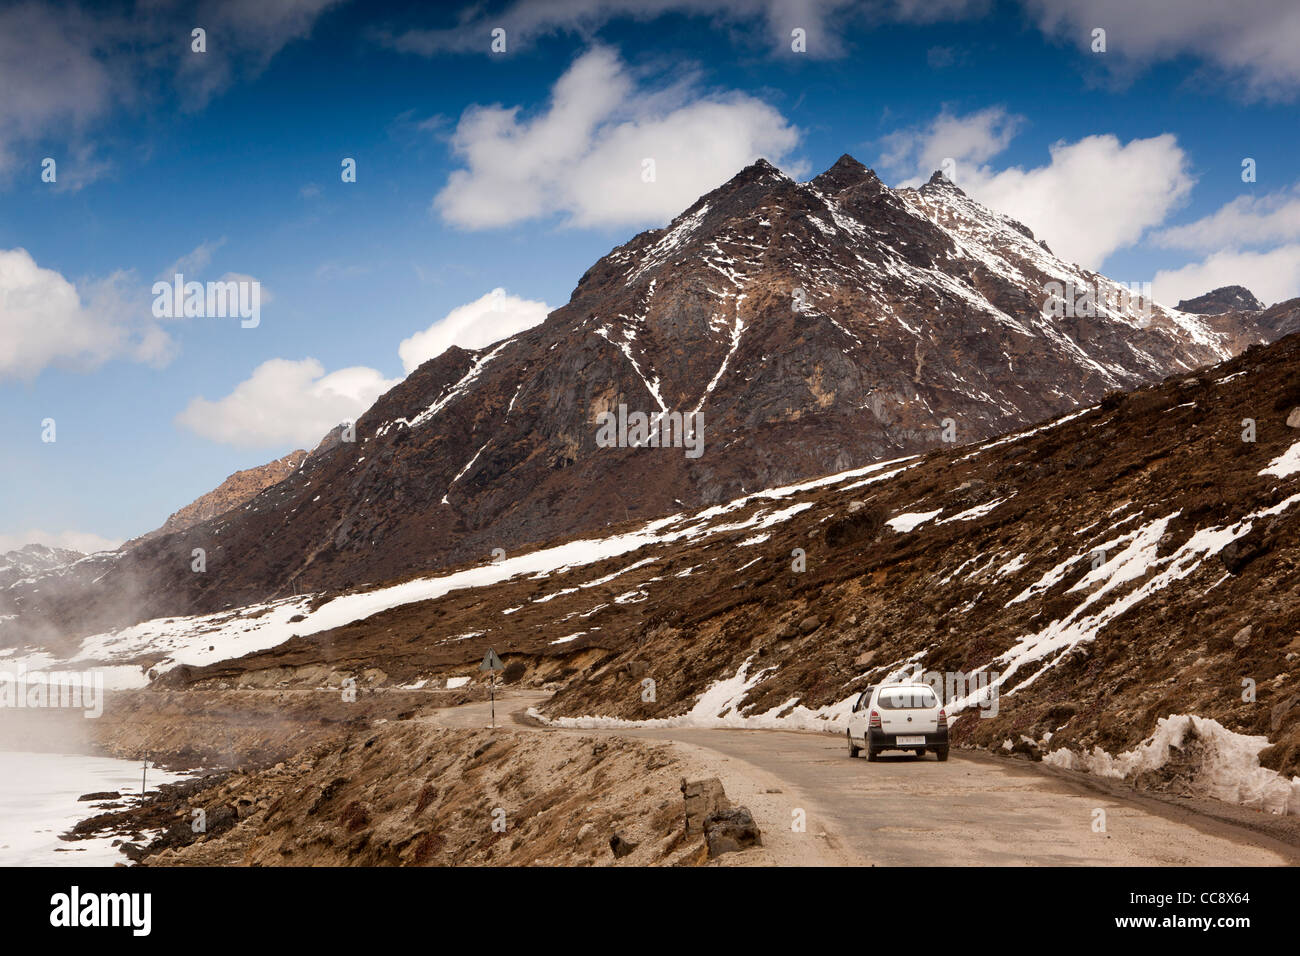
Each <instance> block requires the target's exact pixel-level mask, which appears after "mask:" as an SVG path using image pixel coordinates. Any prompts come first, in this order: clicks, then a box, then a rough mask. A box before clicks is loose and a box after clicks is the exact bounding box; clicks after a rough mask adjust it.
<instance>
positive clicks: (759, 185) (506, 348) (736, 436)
mask: <svg viewBox="0 0 1300 956" xmlns="http://www.w3.org/2000/svg"><path fill="white" fill-rule="evenodd" d="M1122 292H1123V290H1121V289H1120V287H1118V286H1117V285H1116V284H1115V283H1112V282H1110V280H1107V279H1106V278H1104V277H1102V276H1099V275H1097V274H1095V273H1091V272H1087V271H1085V270H1081V269H1079V268H1078V267H1076V266H1073V265H1071V264H1069V263H1065V262H1063V261H1061V260H1059V259H1058V258H1056V257H1055V256H1054V255H1053V254H1052V253H1051V252H1050V250H1048V249H1047V248H1046V246H1045V245H1044V244H1043V243H1040V242H1037V241H1035V239H1034V237H1033V235H1032V233H1031V232H1030V230H1028V229H1027V228H1026V227H1024V226H1023V225H1021V224H1019V223H1016V222H1014V221H1013V220H1010V219H1008V218H1006V217H1003V216H1000V215H997V214H996V213H993V212H991V211H989V210H987V209H984V208H983V207H981V206H979V205H978V204H976V203H974V202H973V201H972V200H970V199H969V198H968V197H966V196H965V195H963V194H962V193H961V191H960V190H959V189H957V188H956V187H955V186H953V185H952V184H951V183H949V182H947V181H946V180H944V179H943V178H942V177H939V176H936V177H935V178H934V179H932V180H931V182H929V183H928V184H926V185H925V186H923V187H922V188H920V189H918V190H897V191H896V190H891V189H889V188H887V187H886V186H885V185H884V184H883V183H881V182H880V180H879V179H878V178H877V177H876V176H875V175H874V174H873V173H872V172H871V171H870V170H868V169H866V168H864V167H863V166H862V165H861V164H859V163H857V162H856V161H855V160H853V159H852V158H850V157H847V156H846V157H843V158H841V159H840V161H839V162H837V163H836V164H835V165H834V166H833V167H832V168H831V169H829V170H827V171H826V172H825V173H823V174H822V175H820V176H818V177H817V178H815V179H813V180H812V181H811V182H808V183H796V182H794V181H792V180H791V179H789V178H788V177H786V176H784V175H783V174H781V173H780V172H779V171H778V170H776V169H775V168H774V167H772V166H771V165H769V164H767V163H765V162H762V161H760V162H758V163H755V164H754V165H752V166H750V167H747V168H746V169H744V170H742V171H741V172H740V173H739V174H737V176H736V177H735V178H733V179H732V180H731V181H730V182H728V183H726V184H724V185H723V186H721V187H719V188H718V189H716V190H714V191H713V192H711V193H709V194H708V195H706V196H704V197H702V198H701V199H700V200H699V201H698V202H696V203H695V204H694V205H693V206H692V207H691V208H690V209H688V210H686V211H685V212H684V213H683V214H682V215H681V216H679V217H677V219H675V220H674V221H673V222H672V223H671V224H670V225H669V226H668V227H666V228H664V229H657V230H650V231H648V232H644V233H642V234H640V235H638V236H636V237H634V238H633V239H632V240H630V241H629V242H627V243H626V244H624V245H622V246H619V247H618V248H616V249H614V250H613V251H612V252H611V253H610V254H609V255H607V256H605V257H604V258H603V259H601V260H600V261H599V262H598V263H596V265H594V266H593V267H592V268H591V269H589V270H588V271H587V273H586V274H585V275H584V276H583V277H582V278H581V279H580V281H579V282H578V285H577V287H576V289H575V290H574V292H573V295H572V298H571V299H570V301H569V303H568V304H567V305H565V306H563V307H562V308H560V309H557V310H556V311H555V312H553V313H552V314H551V315H550V316H549V317H548V319H547V320H546V322H545V323H544V324H542V325H541V326H538V327H536V328H534V329H530V330H528V331H526V332H523V333H520V334H519V335H516V336H514V337H512V338H510V339H507V340H505V341H503V342H500V343H498V344H496V345H494V346H491V347H489V348H486V349H482V350H479V351H474V352H471V351H466V350H463V349H459V348H452V349H450V350H448V351H447V352H445V353H443V354H442V355H440V356H438V357H437V358H435V359H432V360H431V361H429V362H427V363H425V364H424V365H423V366H421V367H420V368H419V369H417V370H416V371H415V372H413V373H412V374H411V375H410V376H409V377H407V378H406V379H405V380H404V381H403V382H402V383H401V384H399V385H398V386H396V387H395V388H394V389H392V390H391V391H390V392H388V393H387V394H386V395H384V396H383V397H381V398H380V399H379V401H377V402H376V403H375V405H374V406H373V407H372V408H371V409H370V410H369V411H368V412H366V413H365V415H363V416H362V417H361V419H360V420H359V421H358V422H357V424H356V440H355V441H354V442H349V441H343V440H338V441H335V442H333V443H330V444H329V445H328V446H323V447H322V448H321V449H318V450H317V451H316V452H314V453H313V455H312V456H311V457H310V458H309V459H308V460H307V461H305V462H304V463H303V464H302V465H301V466H300V467H298V468H296V469H295V470H294V471H293V472H292V473H291V474H290V475H289V476H288V477H286V478H285V479H283V480H281V481H279V482H277V483H275V484H273V485H271V486H270V487H268V488H266V489H265V490H264V491H262V492H261V493H260V494H258V495H256V496H255V497H254V498H252V499H251V500H249V501H248V502H246V503H244V504H242V505H241V506H239V507H237V508H235V509H234V510H231V511H227V512H225V513H224V514H221V515H218V516H215V517H212V518H210V519H208V520H206V521H201V522H199V523H198V524H195V525H193V526H192V527H188V528H185V529H183V530H179V531H177V532H176V533H172V534H166V535H161V536H158V537H154V538H150V539H149V540H147V541H143V542H141V543H139V544H138V545H137V546H135V547H133V548H130V549H128V550H126V551H124V552H123V553H122V554H121V555H120V556H119V557H118V558H117V559H116V560H114V561H113V562H112V563H111V566H110V567H108V568H107V570H106V571H105V572H104V573H103V574H101V575H99V576H98V577H97V580H96V581H95V582H94V583H93V585H89V584H87V586H84V587H70V586H69V587H60V588H54V587H50V588H45V587H42V588H40V589H30V590H29V591H28V592H26V593H23V594H17V595H15V594H7V595H3V596H0V600H4V601H6V602H7V603H8V605H9V607H10V608H11V609H12V608H17V610H18V612H19V614H18V618H16V619H15V620H14V621H11V622H9V624H8V626H7V628H6V630H5V631H4V633H3V634H2V635H0V643H16V642H19V641H22V640H27V639H29V635H30V634H32V633H34V632H35V631H34V629H33V622H35V623H36V624H38V625H40V626H41V627H44V628H45V629H46V630H54V631H57V632H58V633H60V634H65V635H66V634H85V633H89V632H91V631H94V630H102V629H103V628H105V627H108V626H113V625H120V624H127V623H131V622H133V621H138V620H142V619H146V618H150V617H156V616H161V615H170V614H183V613H192V612H197V611H217V610H220V609H222V608H227V607H237V606H240V605H244V604H248V603H251V602H257V601H261V600H264V599H267V598H271V597H275V596H277V595H286V594H293V593H299V592H305V591H308V590H312V591H320V590H328V589H339V588H344V587H349V586H355V585H357V584H359V583H361V582H377V581H382V580H386V579H391V578H393V577H396V576H400V575H406V574H413V573H417V572H422V571H428V570H430V569H433V568H437V567H441V566H448V565H452V564H455V563H457V562H463V561H467V560H473V559H477V558H480V557H482V556H485V555H488V554H490V553H493V552H494V551H496V550H497V549H501V550H503V551H504V552H506V553H507V554H511V553H515V552H517V551H518V550H520V549H521V548H525V547H527V546H529V545H531V544H535V543H537V542H540V541H545V540H549V539H553V538H555V537H557V536H565V535H573V534H578V533H582V532H589V531H592V530H595V529H600V528H604V527H606V526H608V525H610V524H611V523H615V522H624V521H627V520H631V519H636V518H641V517H649V516H654V515H662V514H666V513H669V512H671V511H673V510H676V509H679V508H681V507H683V506H687V507H693V506H697V505H708V504H712V503H719V502H723V501H727V500H729V499H731V498H734V497H736V496H737V495H741V494H744V493H746V492H752V491H755V490H757V489H760V488H765V487H772V486H776V485H780V484H782V483H785V482H790V481H794V480H798V479H800V478H804V477H807V476H810V475H817V474H824V473H827V472H833V471H837V470H842V469H845V468H851V467H854V466H859V465H863V464H866V463H868V462H871V461H876V460H881V459H886V458H890V457H895V456H898V455H902V454H912V453H916V452H919V451H923V450H926V449H930V448H934V447H938V446H941V445H942V444H943V443H944V442H946V441H950V442H956V443H962V442H967V441H971V440H978V439H980V438H983V437H987V436H989V435H993V434H997V433H1000V432H1003V431H1006V430H1007V429H1011V428H1016V427H1020V426H1023V425H1026V424H1029V423H1031V422H1035V421H1039V420H1041V419H1043V418H1045V417H1049V416H1051V415H1054V414H1058V413H1060V412H1062V411H1065V410H1068V409H1070V408H1073V407H1075V406H1076V405H1077V404H1079V403H1087V402H1091V401H1095V400H1097V399H1099V398H1100V397H1101V396H1102V395H1103V394H1105V393H1106V392H1108V391H1110V390H1113V389H1118V388H1130V387H1133V386H1136V385H1139V384H1141V383H1144V382H1149V381H1153V380H1157V379H1159V378H1161V377H1163V376H1164V375H1166V374H1168V373H1170V372H1172V371H1178V370H1190V369H1192V368H1194V367H1197V366H1199V365H1202V364H1205V363H1207V362H1214V361H1218V360H1221V359H1223V358H1225V357H1227V356H1229V355H1231V354H1233V353H1234V352H1236V351H1239V350H1240V349H1241V348H1243V347H1245V346H1246V345H1248V344H1250V343H1252V342H1258V341H1262V340H1264V339H1266V338H1269V337H1270V335H1269V333H1268V331H1267V330H1265V329H1264V328H1263V327H1262V326H1260V325H1259V323H1258V322H1257V321H1255V318H1254V315H1253V314H1252V313H1229V314H1226V315H1225V316H1213V317H1207V316H1194V315H1190V314H1187V313H1183V312H1178V311H1174V310H1168V309H1163V308H1160V307H1158V306H1154V307H1151V308H1149V309H1147V308H1142V307H1140V306H1141V303H1134V302H1132V301H1128V300H1126V298H1125V296H1124V295H1123V294H1122ZM619 406H626V407H627V409H628V410H630V411H632V412H643V413H646V414H653V413H658V412H677V413H688V414H689V413H692V412H699V413H701V414H702V416H703V424H702V426H700V428H699V431H698V433H697V435H698V437H701V438H702V439H703V448H702V454H700V455H699V456H698V457H695V456H692V455H688V454H687V450H686V449H683V448H658V447H601V446H600V445H599V444H598V441H597V437H598V431H599V416H600V415H601V413H604V412H609V411H613V410H617V409H618V408H619ZM195 549H202V553H203V555H204V556H205V561H206V570H205V571H203V572H201V573H197V572H195V571H193V570H192V567H193V560H194V558H193V555H194V553H195ZM3 610H5V609H4V608H0V611H3Z"/></svg>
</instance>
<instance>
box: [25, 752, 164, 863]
mask: <svg viewBox="0 0 1300 956" xmlns="http://www.w3.org/2000/svg"><path fill="white" fill-rule="evenodd" d="M140 767H141V765H140V763H139V761H131V760H115V759H113V758H111V757H88V756H85V755H82V754H58V753H26V752H22V751H2V750H0V866H112V865H113V864H115V863H125V862H127V859H126V856H125V855H123V853H122V852H121V850H120V849H119V848H118V847H115V846H113V845H112V842H113V840H115V839H119V837H118V836H116V835H112V836H109V835H106V836H104V837H96V838H94V839H89V840H75V841H67V840H60V839H59V834H61V833H66V832H67V831H68V830H70V829H72V827H73V826H75V825H76V824H77V822H78V821H80V820H84V819H86V818H87V817H90V816H93V815H94V814H95V813H96V812H98V811H96V810H95V809H94V807H95V806H96V805H97V804H99V803H103V802H107V801H98V800H96V801H87V802H84V803H80V802H78V801H77V798H78V797H80V796H81V795H82V794H86V793H96V792H99V791H109V790H115V791H119V792H120V793H122V795H123V797H124V798H126V799H129V800H138V799H139V797H140ZM179 779H182V775H180V774H175V773H168V772H167V771H164V770H159V769H157V768H155V767H153V766H150V768H149V773H148V779H147V785H148V787H149V789H150V790H153V789H155V788H156V787H157V786H158V785H159V784H162V783H171V782H174V781H176V780H179Z"/></svg>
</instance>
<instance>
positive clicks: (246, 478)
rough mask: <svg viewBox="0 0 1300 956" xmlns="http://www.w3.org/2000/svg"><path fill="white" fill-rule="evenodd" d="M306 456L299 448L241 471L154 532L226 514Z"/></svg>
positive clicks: (179, 528) (285, 474)
mask: <svg viewBox="0 0 1300 956" xmlns="http://www.w3.org/2000/svg"><path fill="white" fill-rule="evenodd" d="M306 458H307V452H305V451H302V450H301V449H299V450H298V451H292V452H290V453H289V454H287V455H285V456H284V457H283V458H277V459H276V460H275V461H272V462H268V463H267V464H265V465H259V466H258V467H256V468H246V469H244V470H243V471H237V472H235V473H234V474H233V475H231V476H230V477H229V478H227V479H226V480H225V481H223V482H222V483H221V484H219V485H218V486H217V487H216V488H213V489H212V490H211V491H209V492H208V493H207V494H205V495H200V496H199V497H198V498H195V499H194V500H193V501H191V502H190V503H189V504H188V505H186V506H185V507H184V508H181V509H179V510H178V511H176V512H174V513H173V514H172V515H171V516H170V517H169V518H168V519H167V520H166V521H165V522H164V523H163V525H162V527H161V528H159V529H158V530H157V531H153V532H150V534H151V535H162V534H172V533H173V532H176V531H184V530H185V529H186V528H192V527H193V526H194V525H196V524H200V523H202V522H204V521H207V520H209V519H211V518H215V517H217V516H218V515H223V514H225V513H226V512H227V511H230V510H231V509H233V508H237V507H239V506H240V505H242V504H244V502H246V501H248V500H249V499H250V498H253V497H254V496H256V495H257V494H259V493H261V492H262V491H265V490H266V489H267V488H269V487H271V485H274V484H275V483H276V482H279V481H283V480H284V479H285V478H287V477H288V476H289V475H291V474H293V472H294V471H295V470H296V469H297V468H299V467H300V466H301V465H302V463H303V461H304V460H306Z"/></svg>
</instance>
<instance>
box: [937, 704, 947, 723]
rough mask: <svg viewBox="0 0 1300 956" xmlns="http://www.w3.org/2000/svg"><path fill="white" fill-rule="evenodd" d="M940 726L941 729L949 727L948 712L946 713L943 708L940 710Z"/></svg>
mask: <svg viewBox="0 0 1300 956" xmlns="http://www.w3.org/2000/svg"><path fill="white" fill-rule="evenodd" d="M939 726H940V727H947V726H948V714H947V712H945V711H944V709H943V708H942V707H940V708H939Z"/></svg>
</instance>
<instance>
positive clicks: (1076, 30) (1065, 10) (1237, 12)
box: [1023, 0, 1300, 97]
mask: <svg viewBox="0 0 1300 956" xmlns="http://www.w3.org/2000/svg"><path fill="white" fill-rule="evenodd" d="M1023 2H1024V3H1025V6H1026V7H1027V8H1028V9H1029V10H1030V11H1031V14H1032V15H1033V16H1034V17H1035V18H1036V20H1037V22H1038V25H1039V27H1040V28H1041V29H1042V30H1043V31H1044V32H1045V33H1048V34H1050V35H1054V36H1059V37H1062V38H1064V39H1066V40H1068V41H1072V42H1074V43H1076V44H1078V45H1079V46H1080V47H1083V48H1087V47H1088V45H1089V44H1090V43H1091V42H1092V30H1093V29H1094V28H1096V27H1103V28H1104V29H1105V30H1106V53H1105V54H1104V55H1103V58H1101V59H1099V60H1098V62H1099V63H1101V64H1102V65H1105V64H1107V63H1111V62H1114V63H1116V64H1117V65H1122V66H1123V67H1124V68H1129V69H1135V68H1140V67H1142V66H1145V65H1148V64H1150V63H1152V62H1155V61H1159V60H1170V59H1174V58H1176V57H1179V56H1183V55H1186V54H1190V55H1192V56H1196V57H1199V58H1201V59H1202V60H1205V61H1207V62H1209V63H1211V64H1213V65H1215V66H1216V67H1217V68H1219V69H1220V70H1222V71H1223V72H1226V73H1227V74H1229V75H1230V76H1231V77H1233V78H1236V79H1240V81H1241V83H1242V86H1243V91H1244V92H1246V93H1247V94H1250V95H1256V96H1270V97H1271V96H1282V97H1291V96H1294V93H1295V90H1296V87H1297V85H1300V57H1298V56H1296V50H1297V48H1300V4H1296V3H1295V0H1251V2H1250V3H1249V4H1245V5H1243V4H1235V3H1225V2H1223V0H1147V2H1144V3H1134V2H1133V0H1071V2H1069V3H1062V2H1060V0H1023Z"/></svg>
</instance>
